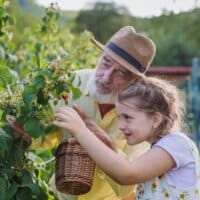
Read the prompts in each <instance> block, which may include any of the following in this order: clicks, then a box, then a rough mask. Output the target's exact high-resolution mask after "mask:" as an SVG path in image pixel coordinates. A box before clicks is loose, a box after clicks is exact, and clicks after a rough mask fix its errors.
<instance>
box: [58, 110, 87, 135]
mask: <svg viewBox="0 0 200 200" xmlns="http://www.w3.org/2000/svg"><path fill="white" fill-rule="evenodd" d="M54 125H56V126H58V127H60V128H64V129H67V130H69V131H70V132H71V133H72V134H73V135H77V134H79V133H80V132H82V130H84V129H86V126H85V123H84V122H83V120H82V119H81V117H80V116H79V114H78V113H77V112H76V111H75V110H74V109H73V108H70V107H60V108H58V109H57V110H56V112H55V121H54Z"/></svg>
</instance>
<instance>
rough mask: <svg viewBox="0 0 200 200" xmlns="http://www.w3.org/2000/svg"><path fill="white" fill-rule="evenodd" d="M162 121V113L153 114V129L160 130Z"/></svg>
mask: <svg viewBox="0 0 200 200" xmlns="http://www.w3.org/2000/svg"><path fill="white" fill-rule="evenodd" d="M162 120H163V116H162V114H161V113H160V112H155V113H154V114H153V124H152V126H153V128H154V129H156V128H158V127H159V126H160V124H161V122H162Z"/></svg>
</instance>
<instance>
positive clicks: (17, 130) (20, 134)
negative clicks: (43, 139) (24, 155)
mask: <svg viewBox="0 0 200 200" xmlns="http://www.w3.org/2000/svg"><path fill="white" fill-rule="evenodd" d="M7 122H8V124H9V125H10V126H11V127H12V129H13V136H14V139H18V138H22V139H23V140H24V141H25V142H26V143H27V144H28V146H29V145H30V144H31V137H30V135H28V134H27V133H26V132H25V130H24V129H23V128H22V127H20V126H19V125H18V124H17V123H16V121H15V119H14V118H12V117H9V118H8V119H7Z"/></svg>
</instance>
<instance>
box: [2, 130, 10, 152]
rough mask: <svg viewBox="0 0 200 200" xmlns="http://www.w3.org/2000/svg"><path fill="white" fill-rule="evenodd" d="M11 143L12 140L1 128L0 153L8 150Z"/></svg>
mask: <svg viewBox="0 0 200 200" xmlns="http://www.w3.org/2000/svg"><path fill="white" fill-rule="evenodd" d="M11 142H12V138H11V136H10V135H7V134H6V133H5V132H4V131H3V130H2V129H1V128H0V151H6V150H8V149H9V145H10V144H11Z"/></svg>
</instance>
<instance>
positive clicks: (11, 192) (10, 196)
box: [7, 183, 17, 200]
mask: <svg viewBox="0 0 200 200" xmlns="http://www.w3.org/2000/svg"><path fill="white" fill-rule="evenodd" d="M16 192H17V185H16V184H15V183H12V184H11V185H10V187H9V188H8V191H7V199H8V200H11V199H13V197H14V195H15V194H16Z"/></svg>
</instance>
